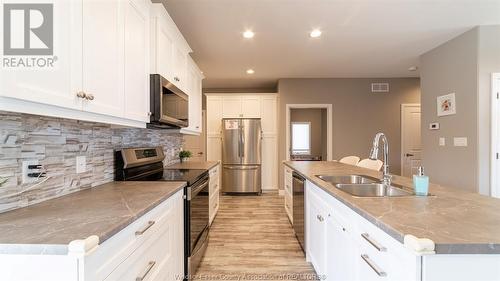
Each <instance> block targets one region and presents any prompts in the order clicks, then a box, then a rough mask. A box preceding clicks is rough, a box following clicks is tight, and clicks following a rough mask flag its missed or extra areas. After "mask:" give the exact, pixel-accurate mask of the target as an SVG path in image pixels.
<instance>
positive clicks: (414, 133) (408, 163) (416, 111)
mask: <svg viewBox="0 0 500 281" xmlns="http://www.w3.org/2000/svg"><path fill="white" fill-rule="evenodd" d="M420 116H421V113H420V104H411V105H410V104H403V105H402V106H401V154H402V155H401V175H402V176H404V177H411V176H412V175H414V174H416V173H417V169H418V167H419V166H420V165H421V161H422V138H421V137H420V123H421V121H420V120H421V118H420Z"/></svg>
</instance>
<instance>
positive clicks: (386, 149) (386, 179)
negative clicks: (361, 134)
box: [369, 133, 392, 186]
mask: <svg viewBox="0 0 500 281" xmlns="http://www.w3.org/2000/svg"><path fill="white" fill-rule="evenodd" d="M380 139H382V141H383V142H384V165H383V177H382V183H383V184H384V185H386V186H390V185H391V181H392V176H391V175H389V143H388V142H387V138H386V136H385V134H384V133H377V134H376V135H375V138H374V139H373V147H372V149H371V151H370V156H369V158H370V159H371V160H377V159H378V145H379V143H380Z"/></svg>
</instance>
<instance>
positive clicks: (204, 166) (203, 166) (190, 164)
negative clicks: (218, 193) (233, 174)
mask: <svg viewBox="0 0 500 281" xmlns="http://www.w3.org/2000/svg"><path fill="white" fill-rule="evenodd" d="M218 164H219V162H218V161H206V162H194V161H186V162H183V163H177V164H173V165H170V166H167V167H166V168H165V169H195V170H210V169H212V168H213V167H215V166H217V165H218Z"/></svg>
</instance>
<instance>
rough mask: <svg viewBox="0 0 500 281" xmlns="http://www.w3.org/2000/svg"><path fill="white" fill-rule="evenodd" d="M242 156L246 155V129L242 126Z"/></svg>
mask: <svg viewBox="0 0 500 281" xmlns="http://www.w3.org/2000/svg"><path fill="white" fill-rule="evenodd" d="M241 157H245V130H243V126H242V127H241Z"/></svg>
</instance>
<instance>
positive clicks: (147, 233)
mask: <svg viewBox="0 0 500 281" xmlns="http://www.w3.org/2000/svg"><path fill="white" fill-rule="evenodd" d="M182 192H183V191H182V190H180V191H178V192H177V193H176V194H174V195H173V196H172V197H171V198H169V199H167V200H166V201H165V202H163V203H161V204H160V205H158V206H157V207H156V208H154V209H153V210H151V211H149V212H148V213H146V214H145V215H143V216H142V217H140V218H139V219H137V220H136V221H135V222H133V223H131V224H130V225H129V226H127V227H126V228H124V229H122V230H121V231H120V232H118V233H117V234H115V235H113V237H111V238H109V239H108V240H106V241H105V242H104V243H102V244H101V245H99V246H98V248H97V250H96V251H95V252H94V253H92V254H90V255H89V256H88V257H86V258H85V273H86V275H87V276H89V277H90V278H89V279H90V280H103V279H104V278H105V277H106V276H108V274H109V273H110V272H111V271H113V270H114V269H115V268H116V267H117V266H118V265H119V264H121V263H122V262H123V261H124V260H125V259H126V258H127V257H128V256H129V255H130V254H131V253H132V252H134V251H135V250H136V249H137V248H139V247H140V246H141V245H142V244H143V243H144V242H145V241H147V240H148V239H151V237H152V236H154V235H155V234H156V233H158V231H159V230H160V229H161V228H162V227H164V226H165V224H166V223H167V218H168V217H169V216H172V213H173V211H174V207H175V206H176V203H180V202H179V201H182Z"/></svg>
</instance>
